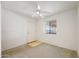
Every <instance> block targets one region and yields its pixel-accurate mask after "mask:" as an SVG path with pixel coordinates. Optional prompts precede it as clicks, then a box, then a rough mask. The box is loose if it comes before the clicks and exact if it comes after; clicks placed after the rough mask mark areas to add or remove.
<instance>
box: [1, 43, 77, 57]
mask: <svg viewBox="0 0 79 59" xmlns="http://www.w3.org/2000/svg"><path fill="white" fill-rule="evenodd" d="M2 57H5V58H73V57H77V53H76V52H75V51H71V50H68V49H64V48H60V47H56V46H53V45H49V44H46V43H42V44H40V45H38V46H34V47H29V46H27V45H22V46H20V47H17V48H14V49H10V50H8V51H4V52H3V53H2Z"/></svg>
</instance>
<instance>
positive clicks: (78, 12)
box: [77, 5, 79, 56]
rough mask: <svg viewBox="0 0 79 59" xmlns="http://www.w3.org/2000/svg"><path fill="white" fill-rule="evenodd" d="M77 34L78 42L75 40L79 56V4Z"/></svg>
mask: <svg viewBox="0 0 79 59" xmlns="http://www.w3.org/2000/svg"><path fill="white" fill-rule="evenodd" d="M77 34H78V42H77V43H78V45H77V46H78V49H77V51H78V56H79V5H78V33H77Z"/></svg>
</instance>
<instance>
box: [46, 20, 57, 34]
mask: <svg viewBox="0 0 79 59" xmlns="http://www.w3.org/2000/svg"><path fill="white" fill-rule="evenodd" d="M46 34H56V20H52V21H47V23H46Z"/></svg>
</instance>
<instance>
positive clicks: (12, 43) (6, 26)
mask: <svg viewBox="0 0 79 59" xmlns="http://www.w3.org/2000/svg"><path fill="white" fill-rule="evenodd" d="M31 20H32V21H31ZM34 22H35V21H33V19H30V18H27V17H24V16H22V15H19V14H17V13H15V12H12V11H10V10H7V9H4V8H2V50H6V49H10V48H14V47H17V46H20V45H22V44H25V43H27V42H28V39H29V36H30V37H31V38H30V39H34V33H35V32H34V31H35V29H34V27H35V23H34ZM29 26H30V27H31V28H29ZM29 29H30V32H31V33H30V32H29V31H28V30H29ZM29 41H30V40H29Z"/></svg>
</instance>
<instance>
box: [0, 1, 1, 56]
mask: <svg viewBox="0 0 79 59" xmlns="http://www.w3.org/2000/svg"><path fill="white" fill-rule="evenodd" d="M0 13H1V2H0ZM0 57H1V14H0Z"/></svg>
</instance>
